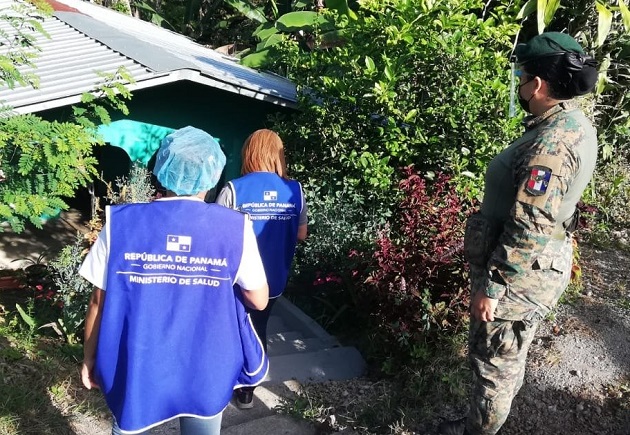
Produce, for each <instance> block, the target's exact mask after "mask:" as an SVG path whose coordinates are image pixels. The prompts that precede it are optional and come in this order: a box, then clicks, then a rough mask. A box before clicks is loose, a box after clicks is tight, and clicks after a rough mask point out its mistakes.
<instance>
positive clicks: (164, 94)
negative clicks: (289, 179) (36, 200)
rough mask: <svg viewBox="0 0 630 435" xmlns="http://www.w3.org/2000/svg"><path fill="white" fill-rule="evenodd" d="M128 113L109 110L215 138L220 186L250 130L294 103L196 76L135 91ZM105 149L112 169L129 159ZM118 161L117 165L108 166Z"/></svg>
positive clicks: (61, 113)
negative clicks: (220, 158)
mask: <svg viewBox="0 0 630 435" xmlns="http://www.w3.org/2000/svg"><path fill="white" fill-rule="evenodd" d="M127 106H128V108H129V115H128V116H124V115H123V114H121V113H112V114H111V115H112V120H113V121H116V120H119V119H132V120H135V121H140V122H145V123H149V124H156V125H161V126H164V127H171V128H174V129H178V128H182V127H186V126H188V125H191V126H193V127H197V128H200V129H202V130H204V131H206V132H208V133H210V134H211V135H212V136H214V137H216V138H218V139H219V143H220V144H221V147H222V148H223V151H224V152H225V155H226V158H227V163H226V167H225V169H224V171H223V175H222V177H221V180H220V181H219V185H218V188H220V187H221V186H222V185H223V184H225V182H226V181H229V180H231V179H233V178H236V177H238V176H239V175H240V167H241V157H240V152H241V147H242V145H243V142H244V141H245V139H246V138H247V136H249V135H250V134H251V133H252V132H253V131H254V130H256V129H259V128H265V127H267V126H268V121H267V117H268V116H269V115H270V114H273V113H278V112H281V113H289V112H291V111H292V109H288V108H284V107H282V106H279V105H276V104H272V103H266V102H263V101H259V100H255V99H253V98H248V97H243V96H240V95H238V94H235V93H232V92H228V91H223V90H220V89H216V88H210V87H208V86H203V85H199V84H197V83H194V82H188V81H185V82H177V83H172V84H167V85H162V86H158V87H152V88H148V89H141V90H138V91H136V92H134V94H133V97H132V99H131V100H130V101H128V102H127ZM71 113H72V111H71V109H70V108H69V107H66V108H61V109H52V110H48V111H46V112H41V113H39V114H38V115H40V116H42V117H44V118H45V119H57V120H59V119H67V117H68V116H69V115H70V114H71ZM109 154H112V153H108V161H107V162H106V163H104V165H105V166H107V167H109V169H110V170H111V172H112V173H115V174H116V175H119V174H120V173H121V171H122V172H124V171H125V170H127V167H128V165H129V162H128V161H124V159H119V160H118V158H116V157H114V159H112V158H111V157H110V156H109ZM116 161H119V162H120V164H119V165H117V167H114V168H112V167H111V166H112V165H115V162H116Z"/></svg>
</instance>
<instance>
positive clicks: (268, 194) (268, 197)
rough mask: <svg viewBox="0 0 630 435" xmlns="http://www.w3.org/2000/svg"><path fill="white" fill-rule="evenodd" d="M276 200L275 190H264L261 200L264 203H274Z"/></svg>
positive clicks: (276, 192)
mask: <svg viewBox="0 0 630 435" xmlns="http://www.w3.org/2000/svg"><path fill="white" fill-rule="evenodd" d="M277 199H278V191H277V190H265V191H264V192H263V200H264V201H275V200H277Z"/></svg>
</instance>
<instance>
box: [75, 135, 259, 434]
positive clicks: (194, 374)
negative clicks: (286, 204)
mask: <svg viewBox="0 0 630 435" xmlns="http://www.w3.org/2000/svg"><path fill="white" fill-rule="evenodd" d="M224 165H225V156H224V155H223V152H222V151H221V148H220V147H219V144H218V143H217V142H216V141H215V140H214V138H213V137H212V136H210V135H209V134H208V133H206V132H204V131H202V130H199V129H197V128H194V127H185V128H182V129H180V130H176V131H175V132H173V133H171V134H169V135H168V136H167V137H166V138H165V139H164V140H163V141H162V144H161V147H160V149H159V150H158V154H157V159H156V164H155V168H154V170H153V172H154V174H155V175H156V176H157V179H158V181H159V182H160V183H161V184H162V185H163V186H164V187H165V188H166V189H167V195H166V197H164V198H161V199H158V200H155V201H153V202H151V203H147V204H126V205H117V206H109V207H107V208H106V221H105V223H106V225H105V227H104V228H103V230H102V231H101V233H100V234H99V237H98V239H97V241H96V242H95V244H94V245H93V246H92V248H91V250H90V252H89V254H88V255H87V257H86V259H85V260H84V262H83V264H82V266H81V268H80V271H79V273H80V274H81V275H82V276H83V277H85V278H86V279H87V280H88V281H90V282H91V283H92V284H94V286H95V289H94V292H93V294H92V297H91V300H90V303H89V306H88V311H87V315H86V319H85V341H84V359H83V364H82V367H81V378H82V382H83V384H84V385H85V387H86V388H88V389H91V388H94V387H96V388H100V389H101V390H102V392H103V394H104V396H105V399H106V401H107V404H108V406H109V408H110V409H111V411H112V414H113V416H114V423H113V429H112V434H114V435H119V434H139V433H145V432H147V431H149V430H150V429H151V428H153V427H155V426H158V425H160V424H162V423H165V422H167V421H169V420H172V419H175V418H179V424H180V431H181V433H182V434H184V435H201V434H204V435H218V434H219V432H220V429H221V417H222V412H223V410H224V408H225V407H226V406H227V405H228V404H229V402H230V400H231V397H232V394H233V390H234V389H235V388H240V387H243V386H254V385H257V384H258V383H260V382H262V380H263V379H264V378H265V376H266V375H267V371H268V359H267V356H266V354H265V351H264V348H263V345H262V342H261V341H260V339H259V337H258V336H257V334H256V332H255V330H254V327H253V324H252V322H251V320H250V317H249V314H248V312H247V310H246V308H245V307H247V308H248V309H250V310H261V309H264V308H265V307H266V306H267V303H268V298H269V288H268V285H267V281H266V277H265V271H264V268H263V264H262V260H261V257H260V254H259V252H258V247H257V242H256V237H255V234H254V231H253V227H252V223H251V221H250V219H249V217H248V216H247V214H245V213H239V212H237V211H234V210H229V209H226V208H225V207H221V206H218V205H216V204H207V203H205V202H204V201H203V198H204V197H205V194H206V192H207V191H208V190H209V189H211V188H213V187H214V186H215V185H216V183H217V181H218V180H219V177H220V175H221V172H222V170H223V166H224Z"/></svg>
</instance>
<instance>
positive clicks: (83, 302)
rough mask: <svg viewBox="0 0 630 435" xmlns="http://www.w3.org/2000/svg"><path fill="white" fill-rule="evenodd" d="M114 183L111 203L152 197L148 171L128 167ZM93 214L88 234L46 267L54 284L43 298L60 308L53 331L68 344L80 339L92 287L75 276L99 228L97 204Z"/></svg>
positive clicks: (110, 190)
mask: <svg viewBox="0 0 630 435" xmlns="http://www.w3.org/2000/svg"><path fill="white" fill-rule="evenodd" d="M115 184H116V186H117V187H118V189H117V190H115V189H113V188H112V186H111V185H109V186H108V196H107V198H106V200H107V201H108V202H109V203H111V204H123V203H130V202H149V201H150V200H151V199H152V198H153V195H154V194H155V189H154V188H153V186H152V185H151V177H150V173H149V171H148V170H147V169H146V168H143V167H140V166H137V165H134V166H133V167H132V169H131V171H130V174H129V177H123V178H118V179H116V181H115ZM93 215H94V218H93V219H92V221H91V222H90V223H89V224H88V227H89V229H90V231H89V232H88V233H87V234H85V235H80V234H79V235H77V237H76V239H75V241H74V243H72V244H70V245H67V246H65V247H64V248H63V249H62V250H61V252H60V253H59V254H58V255H57V256H56V257H55V258H54V259H53V260H52V261H51V262H50V263H49V265H48V275H49V277H48V278H47V282H49V281H51V280H52V282H53V283H54V285H53V286H52V289H48V290H49V291H48V292H47V295H48V294H49V293H51V292H53V293H54V294H53V295H49V296H48V298H47V299H48V300H50V302H51V303H52V304H53V305H54V306H57V307H60V308H61V317H59V318H58V319H57V320H56V324H55V328H56V329H57V330H58V331H59V332H60V333H61V334H63V335H64V337H65V339H66V340H67V341H68V342H69V343H71V344H73V343H76V342H78V341H80V339H81V338H82V336H83V321H84V319H85V313H86V311H87V306H88V302H89V299H90V295H91V294H92V289H93V286H92V284H91V283H90V282H88V281H87V280H86V279H85V278H83V277H82V276H81V275H79V268H80V267H81V264H82V263H83V260H84V258H85V256H86V255H87V253H88V251H89V248H90V246H91V245H92V243H93V242H94V241H95V240H96V236H97V235H98V232H99V230H100V229H101V227H102V215H101V214H100V209H99V208H98V202H97V209H96V210H93Z"/></svg>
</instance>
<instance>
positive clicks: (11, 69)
mask: <svg viewBox="0 0 630 435" xmlns="http://www.w3.org/2000/svg"><path fill="white" fill-rule="evenodd" d="M49 15H50V6H48V7H47V8H46V9H42V8H40V9H38V10H34V9H33V7H32V6H31V5H30V4H19V3H15V4H13V5H12V6H11V7H10V8H7V9H2V10H0V22H2V23H3V24H4V26H3V28H2V29H0V46H2V53H1V54H0V84H1V85H4V86H7V87H9V88H10V89H12V88H14V87H15V86H17V85H21V86H27V85H30V86H33V87H37V86H38V83H39V80H38V79H37V76H36V75H35V74H34V73H27V72H24V71H23V69H24V67H33V60H35V58H36V57H37V54H38V52H39V49H38V47H37V46H36V45H35V41H36V39H37V37H38V36H44V37H47V38H49V37H50V36H49V35H48V34H47V33H46V31H45V30H44V29H43V27H42V21H43V19H44V17H45V16H49Z"/></svg>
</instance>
